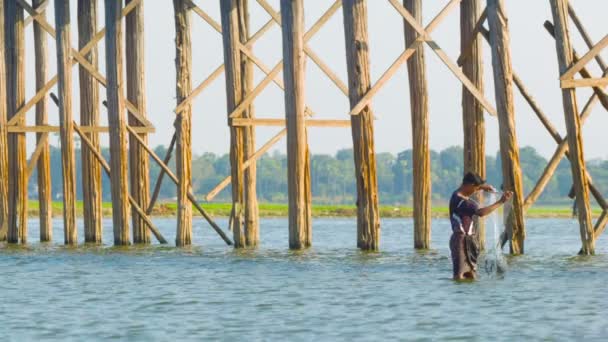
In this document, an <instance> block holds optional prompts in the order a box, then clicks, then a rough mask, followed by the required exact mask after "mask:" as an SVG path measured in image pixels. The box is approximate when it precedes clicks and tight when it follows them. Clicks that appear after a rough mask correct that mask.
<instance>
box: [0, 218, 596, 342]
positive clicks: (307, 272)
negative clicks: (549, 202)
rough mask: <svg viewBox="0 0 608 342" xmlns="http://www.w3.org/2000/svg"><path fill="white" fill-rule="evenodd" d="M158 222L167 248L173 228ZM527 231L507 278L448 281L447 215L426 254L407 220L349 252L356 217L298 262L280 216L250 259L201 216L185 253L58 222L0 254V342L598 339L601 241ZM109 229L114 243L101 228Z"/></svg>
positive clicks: (572, 225) (331, 224)
mask: <svg viewBox="0 0 608 342" xmlns="http://www.w3.org/2000/svg"><path fill="white" fill-rule="evenodd" d="M155 222H156V223H157V224H158V226H159V228H160V229H161V231H162V232H163V234H165V236H166V237H167V238H168V239H170V240H171V241H172V240H173V239H174V230H175V220H174V219H156V220H155ZM220 223H221V225H222V226H223V227H225V226H226V223H227V222H226V221H225V220H221V221H220ZM527 223H528V238H527V240H526V252H527V254H526V255H525V256H521V257H517V258H508V259H507V261H508V264H509V267H508V271H507V273H506V274H505V275H504V277H502V278H496V277H489V276H487V275H485V274H483V272H482V274H481V275H482V277H481V279H480V280H478V281H476V282H473V283H456V282H453V281H452V280H450V276H451V262H450V258H449V248H448V239H449V236H450V228H449V223H448V221H447V220H443V219H437V220H435V221H434V223H433V241H432V243H433V250H432V251H430V252H426V253H417V252H415V251H414V250H413V248H412V244H413V242H412V241H413V239H412V221H411V220H403V219H400V220H397V219H391V220H384V221H383V222H382V227H383V230H382V244H381V248H382V251H381V252H379V253H363V252H360V251H358V250H357V249H356V248H355V243H356V238H355V234H356V233H355V232H356V225H355V221H354V220H353V219H316V220H314V237H313V243H314V247H313V248H311V249H310V250H307V251H305V252H290V251H289V250H288V249H287V222H286V220H285V219H264V220H262V229H261V230H262V234H261V240H262V244H261V246H260V248H259V249H257V250H255V251H235V250H233V249H232V248H230V247H227V246H225V245H223V244H222V242H221V240H220V239H219V238H218V237H217V236H216V235H215V233H214V232H213V231H212V230H211V229H210V228H209V227H208V226H207V225H206V224H205V223H204V222H203V221H201V220H196V222H195V229H194V237H195V240H194V243H195V245H196V247H192V248H186V249H177V248H175V247H172V246H170V247H162V246H159V245H153V246H151V247H146V248H136V247H130V248H126V249H124V248H112V247H108V246H106V247H103V248H99V247H98V248H84V247H78V248H76V249H73V248H64V247H62V246H61V245H60V244H59V242H60V241H62V235H63V234H62V227H61V226H60V224H61V222H60V221H56V222H55V227H56V228H55V232H54V233H55V240H56V241H58V242H57V244H55V245H52V246H44V245H40V244H38V243H32V244H31V245H30V246H29V247H25V248H24V247H7V246H6V245H5V244H1V245H0V270H1V272H0V277H1V278H0V296H1V301H0V325H1V326H2V328H1V329H0V340H2V341H24V340H38V339H55V340H62V341H63V340H82V341H91V340H100V339H120V340H126V339H129V340H140V341H149V340H243V341H250V340H281V341H298V340H378V339H399V340H413V339H417V340H418V339H419V340H424V339H428V340H437V339H463V340H505V341H526V340H573V339H576V340H584V339H586V340H590V339H597V340H601V339H606V338H607V337H608V308H607V305H608V299H607V298H608V297H607V295H606V291H607V288H606V286H607V285H608V256H607V254H608V248H607V247H608V241H607V240H606V238H605V237H603V238H601V239H600V240H599V241H598V243H597V245H598V246H597V252H598V253H599V255H598V256H594V257H578V256H575V255H576V254H577V252H578V249H579V247H580V241H579V234H578V227H577V224H576V222H575V221H572V220H547V219H544V220H541V219H538V220H528V221H527ZM37 231H38V229H37V224H36V222H34V221H32V222H31V225H30V241H35V240H36V236H37ZM105 232H106V234H105V235H106V236H105V241H107V242H108V243H111V241H112V239H111V227H110V221H106V226H105ZM79 234H80V235H79V236H82V232H79ZM492 234H493V233H492ZM489 240H491V238H490V239H489Z"/></svg>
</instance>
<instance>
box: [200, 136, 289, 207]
mask: <svg viewBox="0 0 608 342" xmlns="http://www.w3.org/2000/svg"><path fill="white" fill-rule="evenodd" d="M286 134H287V129H286V128H283V129H282V130H281V131H279V133H277V134H276V135H274V136H273V137H272V138H270V139H269V140H268V141H267V142H266V143H265V144H264V145H262V147H260V148H259V149H258V150H257V151H256V152H255V153H254V154H252V155H251V157H249V159H247V161H245V162H244V163H243V166H242V168H243V170H247V168H249V166H251V165H252V164H253V163H254V162H255V161H256V160H257V159H259V158H260V157H261V156H263V155H264V153H266V152H268V150H269V149H270V148H271V147H272V146H274V145H275V144H276V143H277V142H279V140H281V138H283V137H284V136H285V135H286ZM230 181H231V176H228V177H226V178H224V179H223V180H222V181H221V182H220V183H219V184H218V185H216V186H215V188H213V189H212V190H211V191H209V193H207V195H206V196H205V200H206V201H212V200H213V199H214V198H215V196H217V194H219V193H220V191H222V190H223V189H224V188H226V187H227V186H228V184H230Z"/></svg>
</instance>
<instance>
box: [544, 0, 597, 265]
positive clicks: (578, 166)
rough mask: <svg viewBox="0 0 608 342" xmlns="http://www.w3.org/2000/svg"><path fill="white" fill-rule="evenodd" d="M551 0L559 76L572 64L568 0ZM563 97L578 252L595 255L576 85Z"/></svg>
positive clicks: (566, 90)
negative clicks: (578, 245) (577, 229)
mask: <svg viewBox="0 0 608 342" xmlns="http://www.w3.org/2000/svg"><path fill="white" fill-rule="evenodd" d="M550 3H551V12H552V13H553V23H554V25H555V46H556V49H557V60H558V64H559V74H560V75H562V74H563V73H565V72H566V71H567V70H568V68H569V67H570V66H571V65H572V63H573V51H572V45H571V43H570V35H569V33H568V1H567V0H550ZM562 99H563V104H564V116H565V120H566V131H567V133H568V151H569V152H570V165H571V168H572V179H573V181H574V192H575V194H576V206H577V208H578V221H579V225H580V234H581V241H582V245H583V246H582V249H581V254H594V253H595V235H594V230H593V221H592V219H591V209H590V207H589V188H588V180H587V179H588V178H587V170H586V169H585V157H584V153H583V139H582V136H581V135H582V130H581V122H580V117H579V114H578V107H577V103H576V91H575V88H562Z"/></svg>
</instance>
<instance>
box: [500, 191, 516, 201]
mask: <svg viewBox="0 0 608 342" xmlns="http://www.w3.org/2000/svg"><path fill="white" fill-rule="evenodd" d="M511 197H513V191H505V192H504V193H503V194H502V197H501V198H500V203H507V202H508V201H509V200H510V199H511Z"/></svg>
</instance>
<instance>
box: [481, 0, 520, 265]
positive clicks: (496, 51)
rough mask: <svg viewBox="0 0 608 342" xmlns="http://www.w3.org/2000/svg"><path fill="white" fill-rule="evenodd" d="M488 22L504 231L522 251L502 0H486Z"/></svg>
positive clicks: (510, 73) (514, 248)
mask: <svg viewBox="0 0 608 342" xmlns="http://www.w3.org/2000/svg"><path fill="white" fill-rule="evenodd" d="M487 3H488V7H487V12H488V24H489V27H490V42H491V44H490V45H491V51H492V67H493V71H494V91H495V95H496V110H497V114H498V126H499V139H500V155H501V161H502V175H503V188H504V190H509V191H513V193H514V195H513V200H512V201H513V202H512V210H511V212H510V214H509V216H508V218H507V222H506V225H507V232H508V234H509V236H510V238H511V243H510V249H511V253H512V254H522V253H523V252H524V239H525V237H526V231H525V223H524V217H523V196H524V192H523V190H524V189H523V182H522V174H521V167H520V163H519V147H518V145H517V135H516V131H515V103H514V100H513V70H512V68H511V48H510V46H509V44H510V40H509V28H508V24H507V15H506V13H505V8H504V3H503V0H488V2H487Z"/></svg>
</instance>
